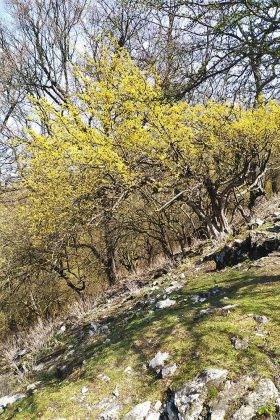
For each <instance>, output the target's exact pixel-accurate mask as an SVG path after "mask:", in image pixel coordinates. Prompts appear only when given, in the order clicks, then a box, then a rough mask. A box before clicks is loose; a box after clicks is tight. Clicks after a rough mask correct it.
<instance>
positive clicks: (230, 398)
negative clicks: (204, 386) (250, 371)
mask: <svg viewBox="0 0 280 420" xmlns="http://www.w3.org/2000/svg"><path fill="white" fill-rule="evenodd" d="M253 385H254V380H253V379H252V378H251V377H250V376H243V377H241V378H240V379H239V380H238V381H237V382H232V381H229V380H228V381H226V383H225V385H224V387H223V389H222V390H220V392H219V393H218V395H217V397H216V398H214V399H213V400H211V401H210V402H209V407H210V415H211V420H223V419H224V418H226V414H227V412H228V409H230V407H231V405H232V403H234V402H236V401H237V400H240V399H241V398H243V397H244V395H246V393H247V392H248V389H250V388H252V386H253Z"/></svg>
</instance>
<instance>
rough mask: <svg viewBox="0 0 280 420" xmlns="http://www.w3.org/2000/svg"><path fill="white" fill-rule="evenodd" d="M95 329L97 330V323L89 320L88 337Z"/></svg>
mask: <svg viewBox="0 0 280 420" xmlns="http://www.w3.org/2000/svg"><path fill="white" fill-rule="evenodd" d="M97 331H98V325H97V324H95V323H94V322H91V323H90V324H89V329H88V335H89V336H90V337H92V336H93V335H94V334H96V333H97Z"/></svg>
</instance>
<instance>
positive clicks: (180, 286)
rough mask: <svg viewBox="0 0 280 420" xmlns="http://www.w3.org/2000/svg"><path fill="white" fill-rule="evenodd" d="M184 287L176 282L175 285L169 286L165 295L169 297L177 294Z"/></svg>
mask: <svg viewBox="0 0 280 420" xmlns="http://www.w3.org/2000/svg"><path fill="white" fill-rule="evenodd" d="M182 287H183V285H182V284H180V283H178V282H174V283H173V284H171V286H169V287H167V288H166V289H165V293H166V294H168V295H169V294H170V293H172V292H175V291H177V290H180V289H182Z"/></svg>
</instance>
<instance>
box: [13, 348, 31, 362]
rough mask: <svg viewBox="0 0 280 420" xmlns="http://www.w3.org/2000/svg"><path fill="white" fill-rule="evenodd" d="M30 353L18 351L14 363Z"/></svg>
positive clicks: (25, 350) (24, 350) (23, 350)
mask: <svg viewBox="0 0 280 420" xmlns="http://www.w3.org/2000/svg"><path fill="white" fill-rule="evenodd" d="M27 353H28V350H27V349H22V350H19V351H17V352H16V353H15V355H14V357H13V361H15V362H16V361H17V360H20V359H21V358H22V357H23V356H25V355H26V354H27Z"/></svg>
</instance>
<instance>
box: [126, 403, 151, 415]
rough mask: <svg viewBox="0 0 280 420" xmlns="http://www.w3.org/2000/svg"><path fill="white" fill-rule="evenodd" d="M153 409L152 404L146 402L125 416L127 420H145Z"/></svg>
mask: <svg viewBox="0 0 280 420" xmlns="http://www.w3.org/2000/svg"><path fill="white" fill-rule="evenodd" d="M150 408H151V402H150V401H145V402H143V403H140V404H137V405H136V406H135V407H134V408H133V409H132V410H131V411H130V412H129V413H128V414H126V415H125V416H124V419H125V420H145V419H146V417H147V416H148V413H149V411H150Z"/></svg>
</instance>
